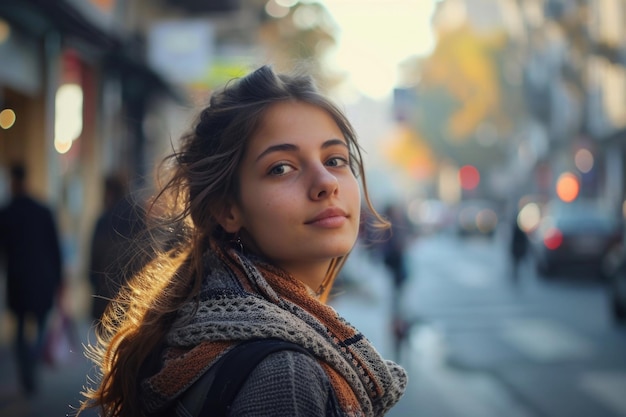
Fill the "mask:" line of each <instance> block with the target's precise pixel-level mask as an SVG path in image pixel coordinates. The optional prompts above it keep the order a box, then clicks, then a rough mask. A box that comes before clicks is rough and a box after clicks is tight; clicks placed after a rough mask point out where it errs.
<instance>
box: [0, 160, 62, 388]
mask: <svg viewBox="0 0 626 417" xmlns="http://www.w3.org/2000/svg"><path fill="white" fill-rule="evenodd" d="M10 178H11V199H10V201H9V203H8V205H7V206H5V207H3V208H2V209H0V252H2V253H3V254H4V257H5V264H6V277H7V292H6V294H7V305H8V308H9V310H10V311H11V312H12V313H13V314H14V315H15V317H16V321H17V325H16V334H15V354H16V355H17V359H18V360H17V363H18V371H19V377H20V382H21V385H22V388H23V390H24V392H25V393H26V394H28V395H30V394H33V393H35V392H36V390H37V382H38V381H37V379H38V378H37V372H38V365H39V363H40V360H41V355H42V352H43V345H44V339H45V334H46V327H47V317H48V314H49V312H50V310H51V309H52V307H53V305H54V302H55V300H58V296H59V292H60V288H61V281H62V268H63V265H62V257H61V248H60V244H59V235H58V232H57V226H56V223H55V219H54V216H53V213H52V211H51V209H50V208H48V207H46V206H45V205H44V204H43V203H41V202H39V201H37V200H36V199H34V198H33V197H31V196H30V195H29V193H28V190H27V185H26V184H27V171H26V167H25V166H24V165H23V164H15V165H13V166H12V167H11V169H10ZM31 322H34V324H35V325H36V332H35V335H34V337H30V336H31V335H30V333H29V332H27V330H26V329H27V323H31Z"/></svg>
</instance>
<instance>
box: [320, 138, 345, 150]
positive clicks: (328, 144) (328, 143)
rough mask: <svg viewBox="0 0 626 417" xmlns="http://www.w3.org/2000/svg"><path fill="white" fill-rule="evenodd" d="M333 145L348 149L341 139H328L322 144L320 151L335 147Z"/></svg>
mask: <svg viewBox="0 0 626 417" xmlns="http://www.w3.org/2000/svg"><path fill="white" fill-rule="evenodd" d="M335 145H341V146H345V147H346V148H347V147H348V144H347V143H346V141H345V140H342V139H329V140H327V141H326V142H324V143H322V149H326V148H329V147H331V146H335Z"/></svg>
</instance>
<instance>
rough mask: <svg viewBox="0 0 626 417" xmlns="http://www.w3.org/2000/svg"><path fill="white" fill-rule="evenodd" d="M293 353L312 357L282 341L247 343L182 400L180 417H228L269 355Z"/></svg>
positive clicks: (202, 379) (178, 412) (219, 362)
mask: <svg viewBox="0 0 626 417" xmlns="http://www.w3.org/2000/svg"><path fill="white" fill-rule="evenodd" d="M282 350H294V351H297V352H301V353H304V354H306V355H309V356H311V357H312V355H311V353H310V352H309V351H308V350H306V349H305V348H303V347H302V346H300V345H298V344H295V343H292V342H287V341H285V340H280V339H273V338H270V339H254V340H249V341H244V342H241V343H239V344H238V345H236V346H235V347H233V348H232V349H231V350H229V351H228V352H227V353H226V354H225V355H224V356H222V357H221V358H220V359H219V360H218V361H217V362H216V363H215V364H214V365H213V366H211V368H209V370H208V371H207V372H205V374H204V375H203V376H202V377H200V379H199V380H198V381H196V382H195V383H194V384H193V385H192V386H191V387H190V388H189V389H188V390H187V391H186V392H185V393H184V394H183V395H182V396H181V398H180V399H179V401H178V403H177V404H176V414H177V415H178V416H180V417H199V416H209V415H210V416H215V417H218V416H223V417H225V416H227V414H228V412H229V410H230V406H231V404H232V402H233V401H234V399H235V397H236V396H237V394H238V393H239V390H240V389H241V387H242V386H243V384H244V383H245V382H246V379H247V378H248V375H250V373H251V372H252V371H253V370H254V368H256V366H257V365H258V364H259V363H260V362H261V361H262V360H263V359H265V357H267V356H268V355H269V354H271V353H274V352H278V351H282Z"/></svg>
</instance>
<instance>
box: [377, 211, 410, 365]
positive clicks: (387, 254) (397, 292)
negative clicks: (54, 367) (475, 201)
mask: <svg viewBox="0 0 626 417" xmlns="http://www.w3.org/2000/svg"><path fill="white" fill-rule="evenodd" d="M383 214H384V216H385V218H386V219H387V220H388V221H389V222H390V223H391V228H390V230H389V232H390V233H389V236H387V239H384V240H383V241H382V243H381V252H382V253H381V256H382V260H383V263H384V265H385V267H386V268H387V271H388V273H389V275H390V277H391V281H392V292H391V297H392V299H391V308H392V312H391V329H392V334H393V338H394V352H395V358H394V359H395V360H396V361H399V360H400V357H401V353H402V347H403V345H404V343H405V341H406V339H407V337H408V335H409V330H410V325H409V323H408V321H407V319H406V317H405V316H404V313H403V311H402V290H403V288H404V284H405V283H406V280H407V278H408V270H407V265H406V251H407V246H408V243H409V234H410V230H409V223H408V221H406V217H405V215H404V212H403V210H402V206H401V205H399V204H398V203H395V204H394V203H391V204H389V205H387V207H385V210H384V212H383Z"/></svg>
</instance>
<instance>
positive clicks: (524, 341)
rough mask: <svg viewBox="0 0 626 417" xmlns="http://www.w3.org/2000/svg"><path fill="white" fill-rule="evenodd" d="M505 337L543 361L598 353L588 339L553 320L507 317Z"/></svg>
mask: <svg viewBox="0 0 626 417" xmlns="http://www.w3.org/2000/svg"><path fill="white" fill-rule="evenodd" d="M502 336H503V337H504V339H505V340H506V341H508V342H509V343H511V344H512V345H513V346H514V347H515V348H517V349H518V350H520V351H521V352H522V353H523V354H525V355H527V356H528V357H530V358H531V359H534V360H537V361H540V362H551V361H555V360H565V359H567V360H571V359H580V358H586V357H590V356H591V355H593V353H594V347H593V345H592V343H591V342H590V341H589V340H588V339H585V338H584V337H582V336H580V335H579V334H577V333H575V332H574V331H573V330H571V329H569V328H567V327H565V326H564V325H562V324H559V323H557V322H555V321H552V320H545V319H521V318H520V319H510V320H505V321H504V322H503V329H502Z"/></svg>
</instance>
